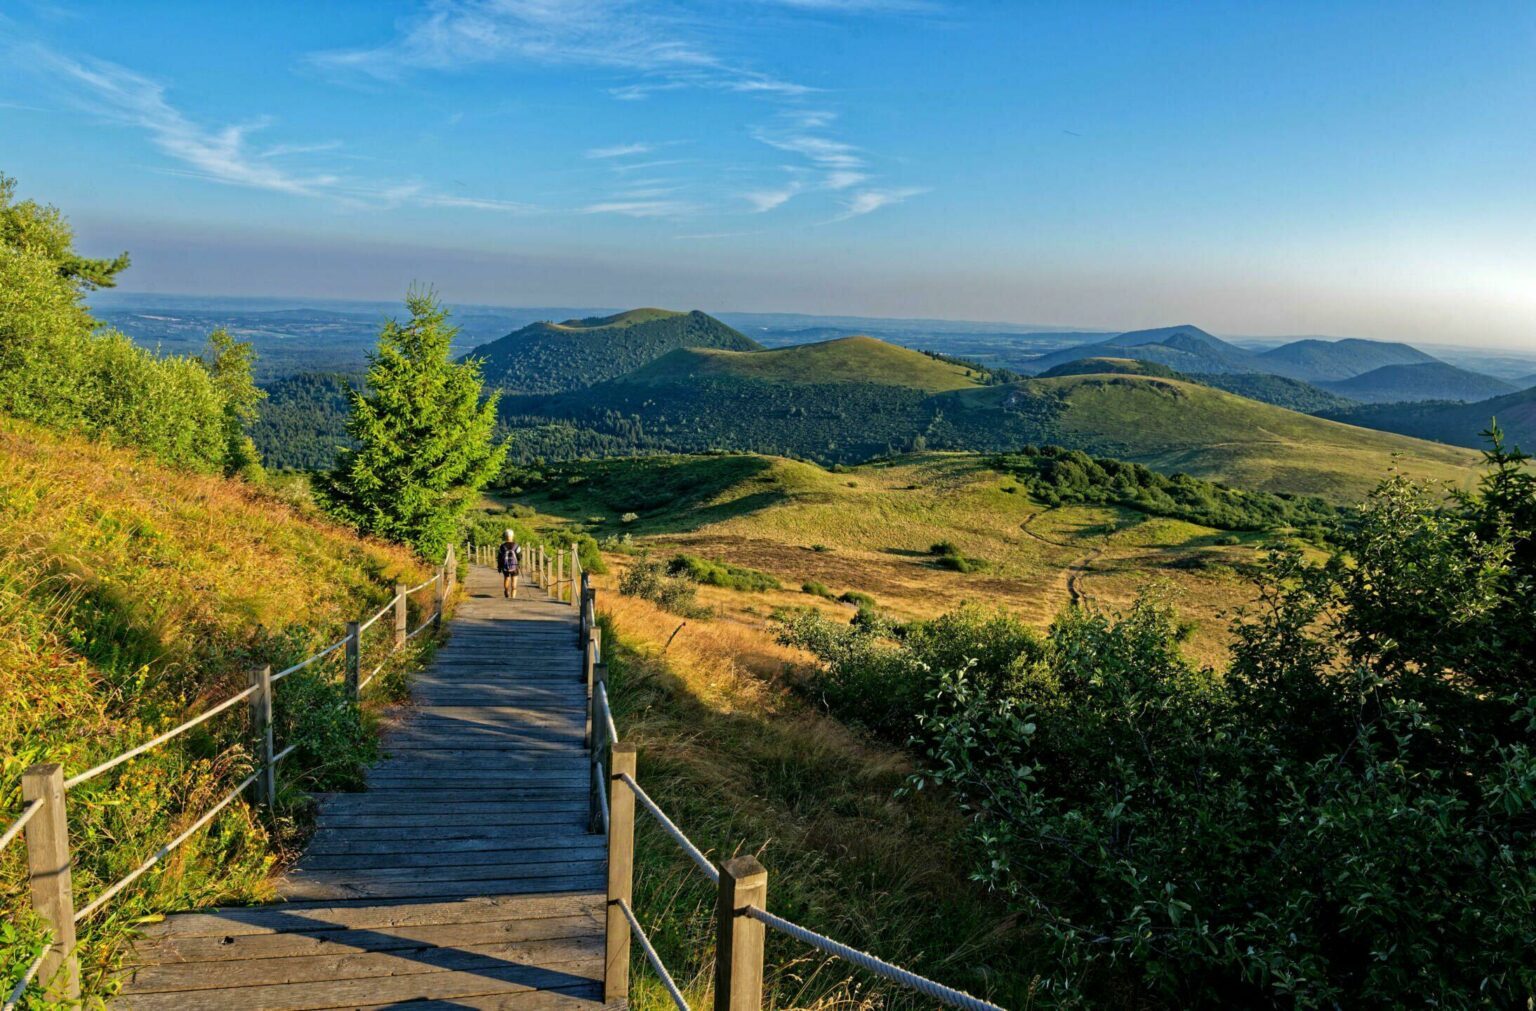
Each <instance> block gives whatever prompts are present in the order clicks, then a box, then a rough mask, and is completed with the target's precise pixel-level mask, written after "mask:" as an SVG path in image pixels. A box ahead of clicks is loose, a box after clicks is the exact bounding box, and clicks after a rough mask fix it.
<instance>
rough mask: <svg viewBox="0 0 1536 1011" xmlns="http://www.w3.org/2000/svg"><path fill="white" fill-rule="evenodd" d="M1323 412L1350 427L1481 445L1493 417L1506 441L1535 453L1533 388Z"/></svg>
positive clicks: (1535, 398)
mask: <svg viewBox="0 0 1536 1011" xmlns="http://www.w3.org/2000/svg"><path fill="white" fill-rule="evenodd" d="M1327 416H1328V417H1330V418H1335V419H1337V420H1339V421H1344V422H1348V423H1349V424H1351V425H1363V426H1365V427H1367V428H1377V429H1381V430H1382V431H1386V432H1398V433H1401V434H1403V435H1409V436H1413V437H1414V438H1418V439H1433V440H1435V441H1436V442H1448V443H1450V444H1451V445H1454V446H1476V447H1480V448H1481V447H1483V446H1486V445H1487V440H1485V439H1484V438H1483V437H1482V435H1481V433H1482V432H1485V431H1487V429H1488V426H1489V425H1490V424H1492V423H1493V421H1494V420H1495V419H1497V421H1498V423H1499V427H1500V428H1502V429H1503V430H1504V436H1505V439H1506V441H1507V442H1508V443H1509V444H1510V445H1513V446H1519V447H1521V448H1522V449H1524V450H1526V451H1527V452H1532V451H1536V387H1532V388H1530V389H1528V390H1521V391H1519V392H1518V393H1510V394H1506V395H1505V396H1502V397H1492V398H1490V399H1488V400H1479V401H1477V402H1476V403H1472V404H1463V403H1457V402H1454V401H1446V400H1439V401H1428V402H1421V403H1410V404H1365V405H1363V406H1361V407H1357V408H1354V409H1352V410H1349V411H1337V412H1329V414H1328V415H1327Z"/></svg>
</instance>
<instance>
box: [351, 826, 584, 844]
mask: <svg viewBox="0 0 1536 1011" xmlns="http://www.w3.org/2000/svg"><path fill="white" fill-rule="evenodd" d="M322 831H331V830H329V829H326V830H322ZM346 831H347V835H348V836H350V837H351V838H353V839H357V840H364V839H397V838H398V839H411V840H413V841H415V842H416V844H417V845H420V846H431V845H432V840H433V839H434V838H440V839H443V840H448V839H499V838H502V837H504V836H506V834H507V832H506V830H505V829H500V828H492V827H487V826H485V825H445V826H443V827H442V829H441V830H440V831H439V832H437V833H436V834H435V835H434V833H433V831H432V830H431V829H429V828H413V827H410V826H397V827H396V828H395V829H394V830H393V832H392V831H391V830H390V829H387V828H349V829H347V830H346ZM586 837H587V826H586V824H585V823H582V824H580V825H577V824H575V823H572V822H566V823H564V824H559V825H552V824H539V825H530V826H528V828H527V829H525V830H523V831H520V832H518V840H519V841H522V842H526V841H528V840H534V839H544V840H558V839H576V838H586Z"/></svg>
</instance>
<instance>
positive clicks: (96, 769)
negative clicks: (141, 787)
mask: <svg viewBox="0 0 1536 1011" xmlns="http://www.w3.org/2000/svg"><path fill="white" fill-rule="evenodd" d="M256 691H257V689H256V686H255V685H252V686H251V687H249V688H247V689H246V690H245V691H243V692H240V693H238V694H236V695H234V696H232V697H230V698H227V699H225V700H224V701H223V702H220V703H219V704H218V705H216V706H214V707H213V708H212V709H210V710H208V711H207V712H205V713H203V714H202V715H201V716H194V717H192V718H191V719H190V720H188V721H187V722H185V723H183V724H181V725H180V726H178V727H172V728H171V729H170V730H167V731H166V732H165V733H163V734H161V735H160V736H158V737H152V738H150V739H149V740H147V741H145V742H144V743H143V744H141V745H139V746H138V747H137V748H130V749H128V750H127V751H125V752H123V753H122V754H121V755H118V756H117V757H115V758H109V759H107V760H106V761H105V762H102V763H101V764H100V765H94V766H92V767H91V768H89V769H86V770H85V771H84V772H82V773H80V774H79V775H77V776H71V777H70V778H69V779H66V780H65V781H64V789H66V790H72V789H74V788H75V787H77V786H79V785H80V784H81V783H84V782H86V781H87V780H91V779H95V778H96V777H97V776H99V775H101V774H102V773H103V772H106V771H108V770H109V769H115V768H117V767H118V766H119V765H122V764H123V763H124V762H126V761H128V760H129V759H131V758H137V757H138V756H140V755H142V754H144V752H146V751H150V750H152V749H154V748H157V747H159V746H160V745H162V744H164V743H165V742H166V741H169V740H170V739H171V738H173V737H177V736H179V735H181V734H184V733H186V732H187V731H188V730H191V729H192V728H193V727H196V726H198V725H199V724H202V723H206V722H208V721H209V720H211V719H213V718H214V717H215V716H217V715H219V714H220V713H222V712H223V711H224V710H226V709H228V708H229V707H230V706H233V705H235V704H236V703H239V702H243V701H245V700H246V699H248V698H250V697H251V696H252V695H255V694H256Z"/></svg>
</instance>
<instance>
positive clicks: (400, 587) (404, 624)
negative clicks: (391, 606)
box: [395, 583, 410, 649]
mask: <svg viewBox="0 0 1536 1011" xmlns="http://www.w3.org/2000/svg"><path fill="white" fill-rule="evenodd" d="M408 589H409V587H408V586H406V585H405V584H404V583H396V584H395V649H399V648H400V647H401V646H404V645H405V636H406V629H407V628H409V627H410V619H409V617H408V615H407V611H408V610H409V609H408V608H407V607H406V600H405V591H406V590H408Z"/></svg>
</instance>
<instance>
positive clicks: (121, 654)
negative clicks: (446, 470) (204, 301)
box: [0, 419, 425, 993]
mask: <svg viewBox="0 0 1536 1011" xmlns="http://www.w3.org/2000/svg"><path fill="white" fill-rule="evenodd" d="M424 572H425V567H424V566H422V565H421V564H420V563H419V562H418V561H417V560H415V559H414V558H413V557H412V556H411V555H410V553H409V552H407V551H406V550H404V549H402V548H399V547H395V546H391V545H386V544H383V543H377V542H372V541H366V540H362V539H359V538H358V537H356V536H355V535H354V534H352V533H350V532H349V531H347V530H344V529H342V528H341V527H338V526H336V525H334V524H332V523H329V522H327V521H325V520H324V519H322V518H321V517H319V516H318V515H316V514H315V513H314V512H313V511H312V510H309V509H306V508H305V507H304V506H303V505H302V504H297V503H295V502H294V501H292V500H291V499H285V498H283V497H280V496H278V495H276V494H274V493H271V492H268V491H264V490H262V489H260V488H256V487H252V486H250V485H247V484H244V483H242V482H237V481H226V480H223V479H220V478H216V477H209V476H203V475H194V474H186V473H180V472H176V471H172V470H169V469H166V468H164V467H160V466H157V465H154V464H150V463H147V462H146V461H144V460H143V459H142V458H141V457H139V456H137V455H135V454H133V453H131V452H127V451H124V450H120V449H113V448H111V447H109V446H106V445H103V444H100V443H93V442H90V441H87V440H84V439H80V438H74V437H61V436H57V435H53V434H51V433H48V432H45V431H43V430H40V429H37V428H34V427H32V426H29V425H25V424H21V423H18V422H15V421H12V420H5V419H0V741H3V742H4V747H3V748H0V824H9V823H10V820H11V819H12V818H13V817H14V816H15V815H16V814H17V812H18V811H19V809H20V806H21V805H20V796H19V780H20V776H21V773H22V771H23V770H24V769H25V768H27V767H28V766H30V765H32V764H34V763H36V762H41V761H52V762H59V763H62V764H63V766H64V769H65V774H66V775H72V774H74V773H77V772H80V771H82V770H83V769H85V768H88V767H90V766H92V765H94V764H95V763H96V762H99V761H101V760H103V759H104V758H106V757H109V756H111V755H114V754H117V753H119V752H121V751H123V750H126V749H127V748H129V747H132V746H133V745H136V744H138V743H139V742H141V741H143V740H145V739H147V738H148V737H150V736H153V735H154V734H155V733H156V732H158V731H160V730H163V729H167V728H168V727H169V726H171V725H173V724H175V723H177V722H180V721H181V720H183V719H185V718H186V717H188V716H190V715H193V714H195V713H198V712H201V711H203V710H204V709H206V708H207V707H208V706H209V705H210V704H212V703H214V702H217V701H220V700H222V699H223V698H225V697H227V696H228V695H229V694H230V693H232V692H233V691H235V690H238V689H241V688H244V687H245V684H246V678H247V673H248V671H249V670H250V669H251V668H252V667H254V666H258V665H261V664H266V663H271V664H273V665H274V666H279V667H280V666H284V665H286V664H287V663H291V662H293V661H294V660H297V659H299V658H301V657H303V656H305V655H307V654H308V653H310V652H312V651H313V650H314V648H315V647H317V646H320V645H323V644H325V643H328V642H330V641H334V640H335V639H336V638H338V637H339V636H340V635H341V634H342V633H343V632H344V623H345V622H346V621H347V620H349V619H354V618H358V617H360V616H362V615H365V614H367V613H369V612H371V611H372V610H374V609H376V608H378V607H379V606H380V605H382V604H383V602H384V601H385V600H387V599H388V598H389V597H390V596H391V595H392V592H393V590H392V584H393V583H394V582H395V581H396V580H397V579H400V580H408V581H410V582H412V583H415V582H419V581H420V580H421V578H422V577H423V574H424ZM370 635H373V633H370ZM364 648H365V651H367V650H377V649H379V648H380V646H379V642H378V640H377V638H365V641H364ZM373 655H374V656H377V653H374V654H373ZM334 674H335V670H334V668H333V669H331V670H330V671H329V672H324V671H320V672H317V673H316V675H315V678H314V679H311V680H310V682H309V683H306V680H305V677H303V676H295V677H294V678H291V679H289V681H287V682H285V683H284V684H283V685H282V686H281V688H280V690H279V692H278V696H279V707H280V710H282V708H283V707H284V706H285V705H287V706H288V715H287V716H284V715H283V714H282V712H280V722H282V721H283V720H284V719H294V720H297V719H301V718H304V716H305V714H300V713H294V712H292V708H293V707H292V705H290V703H289V702H285V695H286V696H287V699H288V700H290V702H291V701H292V700H295V699H298V698H301V697H307V698H310V699H314V700H318V699H320V698H321V697H322V696H323V695H325V693H328V692H329V693H332V694H333V693H334V692H335V691H336V690H337V689H335V688H333V687H328V686H327V683H326V682H325V681H324V680H323V679H325V678H331V679H333V678H334ZM391 676H392V677H394V678H395V680H398V677H397V676H395V675H391ZM384 687H385V688H386V692H385V693H383V694H387V689H388V685H387V684H386V685H385V686H384ZM295 692H297V693H299V694H297V695H296V694H295ZM305 693H311V694H309V695H308V696H305ZM316 693H318V694H316ZM327 697H328V696H327ZM243 728H244V712H243V710H242V709H241V708H240V707H236V708H235V709H234V710H232V711H231V713H230V714H229V715H228V716H225V717H220V718H218V719H216V720H214V721H211V722H210V723H209V724H206V725H204V727H202V728H199V729H198V730H197V731H195V732H193V733H191V734H188V735H186V736H184V737H182V738H178V739H177V740H176V741H173V742H171V743H170V744H168V745H166V746H163V747H161V748H158V749H155V750H154V751H152V752H150V753H149V754H146V755H144V756H142V757H140V758H138V759H135V760H134V761H132V762H130V763H128V764H127V765H125V766H122V767H120V768H119V769H117V770H114V771H113V772H111V773H108V774H107V775H104V776H102V777H100V778H99V779H96V780H92V781H91V782H89V783H87V784H85V785H83V786H81V787H80V788H78V789H76V790H72V791H71V792H70V794H69V805H70V829H71V835H72V838H73V842H74V846H75V851H76V864H75V871H74V881H75V888H76V894H77V896H79V900H78V901H79V902H80V904H83V902H84V901H88V900H89V899H90V898H92V897H94V895H95V894H97V893H98V892H99V890H100V889H101V888H102V887H104V886H105V884H106V883H107V882H110V881H112V880H115V879H116V878H117V877H119V876H121V875H122V874H123V873H125V872H126V871H127V870H129V869H131V868H132V867H134V866H136V865H137V864H138V863H139V862H140V861H141V860H143V859H144V858H145V857H146V856H148V855H149V854H150V853H152V852H153V851H154V850H155V849H156V848H157V847H158V846H159V845H160V844H161V843H162V842H164V841H165V840H166V839H168V838H170V837H171V836H172V835H174V834H175V833H176V832H177V831H178V830H179V829H182V828H185V827H187V826H188V825H190V824H191V823H192V822H193V821H194V820H195V819H196V818H197V817H198V816H199V815H200V814H201V813H202V812H203V811H205V810H206V809H207V808H208V807H209V806H211V804H212V803H213V802H214V801H215V800H216V799H217V798H219V797H221V796H223V794H224V793H225V792H226V791H227V790H228V789H229V787H230V785H231V784H232V783H233V782H236V781H238V780H239V779H240V778H242V777H243V776H244V775H245V774H246V771H247V770H248V769H249V767H250V755H249V753H248V751H247V750H246V748H245V742H244V741H243V740H242V735H243V733H244V730H243ZM353 729H354V730H355V729H356V727H355V724H354V727H353ZM337 746H338V749H339V750H340V751H341V752H342V754H341V755H340V757H341V758H343V759H345V758H346V757H347V756H348V755H350V754H353V751H349V750H348V748H352V747H354V746H359V747H360V746H362V745H361V744H360V739H358V738H356V737H352V738H349V737H347V736H346V734H339V735H338V737H337ZM283 771H284V774H285V776H288V777H290V778H291V777H298V776H305V777H313V776H323V775H331V774H332V773H331V772H327V771H325V770H324V769H323V763H322V762H321V761H319V760H318V759H317V758H316V757H315V756H310V755H307V754H305V753H304V752H302V751H301V752H300V753H297V754H295V756H294V757H293V758H291V759H290V760H289V762H288V763H285V767H284V770H283ZM290 813H291V812H290ZM293 828H294V825H293V824H292V822H290V821H285V820H283V819H279V820H278V821H276V822H273V823H263V822H261V821H260V820H258V819H257V818H255V817H254V816H253V815H252V814H251V812H250V811H249V810H248V809H247V808H246V807H245V806H244V805H240V804H236V805H233V806H232V807H230V808H229V809H228V810H227V811H226V813H225V814H222V815H220V817H219V818H217V819H215V820H214V822H212V823H211V824H210V825H209V826H208V828H207V829H206V830H205V831H203V832H199V833H198V834H196V835H195V836H194V837H193V838H192V839H191V840H190V841H189V842H188V843H187V844H186V845H185V846H184V847H183V848H182V849H180V850H178V851H177V852H176V853H175V854H174V855H172V856H171V857H170V858H168V859H167V860H166V861H165V862H164V863H163V865H162V866H161V867H159V868H156V869H155V870H154V871H152V872H151V873H150V874H148V875H146V876H145V878H144V879H142V881H141V883H140V884H139V885H136V886H135V887H134V888H131V889H129V890H128V891H126V892H124V893H123V894H122V895H121V896H120V897H119V899H118V900H114V902H113V903H112V904H111V906H109V907H108V910H107V912H106V913H105V914H104V915H103V916H99V917H97V918H95V919H94V920H92V921H91V922H90V923H88V924H87V925H86V927H87V929H86V932H85V934H84V935H83V946H84V949H83V950H84V955H85V958H86V961H87V972H88V981H89V983H90V985H91V986H92V988H93V990H94V992H96V993H102V992H105V988H106V986H107V984H106V981H105V975H104V974H105V971H106V969H107V968H108V967H109V964H110V961H111V958H112V954H113V952H114V951H115V949H116V946H117V944H118V943H120V940H121V938H122V936H123V927H124V925H125V923H126V922H127V921H128V920H129V919H131V918H132V917H134V916H138V915H144V914H148V913H152V912H157V911H161V910H164V909H167V908H178V907H182V908H184V907H188V906H195V905H201V904H206V903H209V902H217V901H232V900H242V899H250V898H258V897H262V896H263V895H265V894H266V892H267V883H266V878H267V874H268V872H269V870H270V868H271V866H272V864H273V862H274V859H275V856H274V845H275V844H280V843H281V840H282V837H283V836H284V835H285V834H287V833H291V832H292V830H293ZM22 862H23V861H22V850H21V847H20V846H17V845H13V846H11V847H8V849H7V851H6V852H5V853H3V854H0V909H3V910H4V912H5V915H6V917H7V919H10V918H13V917H14V918H16V920H17V922H18V923H19V924H21V925H22V926H23V927H24V928H26V929H24V930H23V934H22V936H21V938H20V939H18V940H14V941H13V942H11V943H9V944H8V943H7V942H6V941H4V940H3V939H0V982H3V981H4V979H5V978H6V977H7V975H8V973H9V971H10V970H11V969H12V968H17V971H19V966H20V965H25V964H26V962H27V961H29V960H30V958H29V957H28V958H22V956H23V955H25V954H26V953H27V952H29V951H30V950H31V947H30V946H31V945H32V943H33V938H34V937H35V934H34V933H32V932H31V929H30V928H31V927H32V926H33V925H31V924H30V923H28V921H27V915H26V913H25V909H26V902H25V898H24V894H23V892H24V889H23V881H22ZM17 959H20V961H18V962H17V965H16V966H13V965H12V964H11V962H12V961H14V960H17Z"/></svg>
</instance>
